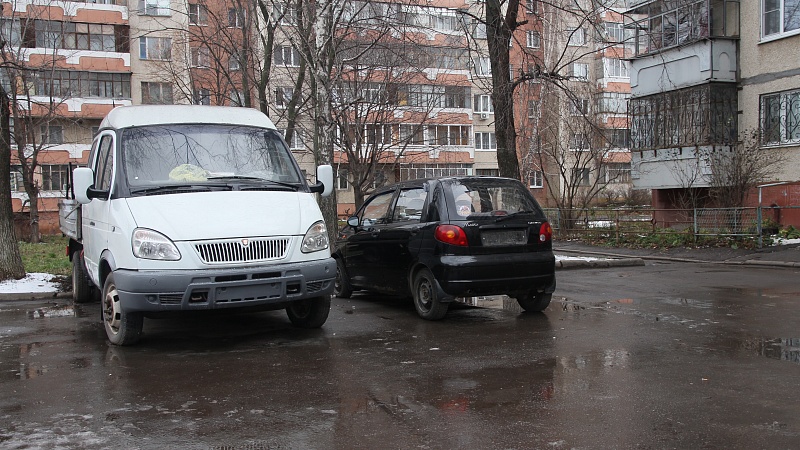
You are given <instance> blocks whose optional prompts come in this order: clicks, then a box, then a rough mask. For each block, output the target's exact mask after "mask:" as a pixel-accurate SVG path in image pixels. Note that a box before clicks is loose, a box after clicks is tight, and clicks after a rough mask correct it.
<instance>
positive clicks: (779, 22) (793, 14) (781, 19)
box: [761, 0, 800, 37]
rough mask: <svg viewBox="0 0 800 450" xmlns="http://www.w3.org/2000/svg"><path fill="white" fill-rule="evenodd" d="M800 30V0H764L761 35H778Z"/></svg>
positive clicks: (762, 2) (762, 3) (762, 4)
mask: <svg viewBox="0 0 800 450" xmlns="http://www.w3.org/2000/svg"><path fill="white" fill-rule="evenodd" d="M797 30H800V1H798V0H762V1H761V36H762V37H778V36H780V35H782V34H789V33H791V34H795V33H794V32H795V31H797Z"/></svg>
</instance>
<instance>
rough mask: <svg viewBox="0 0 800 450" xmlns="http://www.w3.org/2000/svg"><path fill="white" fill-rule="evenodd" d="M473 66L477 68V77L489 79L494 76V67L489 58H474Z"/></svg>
mask: <svg viewBox="0 0 800 450" xmlns="http://www.w3.org/2000/svg"><path fill="white" fill-rule="evenodd" d="M472 64H473V65H474V67H475V75H476V76H479V77H488V76H490V75H491V74H492V65H491V63H490V62H489V58H488V57H480V58H473V59H472Z"/></svg>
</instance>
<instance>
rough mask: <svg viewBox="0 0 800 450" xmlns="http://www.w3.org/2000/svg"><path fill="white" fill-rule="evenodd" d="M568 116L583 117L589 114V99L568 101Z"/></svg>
mask: <svg viewBox="0 0 800 450" xmlns="http://www.w3.org/2000/svg"><path fill="white" fill-rule="evenodd" d="M568 103H569V115H571V116H583V115H586V114H589V99H586V98H575V99H569V100H568Z"/></svg>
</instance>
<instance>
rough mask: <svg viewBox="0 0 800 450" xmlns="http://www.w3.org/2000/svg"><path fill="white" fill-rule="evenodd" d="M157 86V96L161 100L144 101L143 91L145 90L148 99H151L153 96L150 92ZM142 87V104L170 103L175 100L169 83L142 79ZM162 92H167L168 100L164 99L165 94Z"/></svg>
mask: <svg viewBox="0 0 800 450" xmlns="http://www.w3.org/2000/svg"><path fill="white" fill-rule="evenodd" d="M154 87H158V92H159V96H158V98H159V99H161V100H162V101H161V102H155V103H154V102H152V101H149V102H147V103H145V91H146V92H147V97H148V100H152V99H153V98H154V97H153V96H151V95H150V94H151V93H152V88H154ZM141 89H142V104H146V105H171V104H173V103H174V102H175V93H174V92H173V90H172V85H171V84H169V83H163V82H160V81H142V84H141ZM164 93H169V102H167V101H166V100H167V99H166V98H165V97H166V96H165V95H164Z"/></svg>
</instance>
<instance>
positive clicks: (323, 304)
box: [286, 295, 331, 328]
mask: <svg viewBox="0 0 800 450" xmlns="http://www.w3.org/2000/svg"><path fill="white" fill-rule="evenodd" d="M330 311H331V296H330V295H323V296H321V297H314V298H307V299H305V300H297V301H294V302H292V303H291V304H289V306H287V307H286V315H287V316H289V321H291V322H292V325H294V326H296V327H298V328H319V327H321V326H322V325H323V324H324V323H325V321H326V320H328V314H329V313H330Z"/></svg>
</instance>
